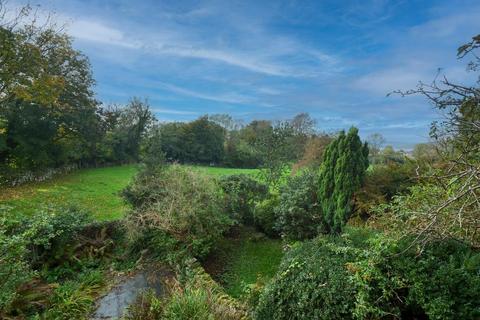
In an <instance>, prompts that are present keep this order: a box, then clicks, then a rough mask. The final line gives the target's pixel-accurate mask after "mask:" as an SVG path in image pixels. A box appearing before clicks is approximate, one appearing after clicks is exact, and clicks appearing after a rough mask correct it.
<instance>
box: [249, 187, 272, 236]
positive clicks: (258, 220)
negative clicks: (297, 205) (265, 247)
mask: <svg viewBox="0 0 480 320" xmlns="http://www.w3.org/2000/svg"><path fill="white" fill-rule="evenodd" d="M277 206H278V195H276V194H272V195H270V196H268V197H267V198H266V199H264V200H263V201H261V202H258V203H257V204H256V205H255V209H254V212H253V219H254V224H255V226H256V227H258V228H259V229H261V230H262V231H263V232H265V233H266V234H267V235H269V236H276V235H278V232H277V230H276V229H275V223H276V216H275V208H276V207H277Z"/></svg>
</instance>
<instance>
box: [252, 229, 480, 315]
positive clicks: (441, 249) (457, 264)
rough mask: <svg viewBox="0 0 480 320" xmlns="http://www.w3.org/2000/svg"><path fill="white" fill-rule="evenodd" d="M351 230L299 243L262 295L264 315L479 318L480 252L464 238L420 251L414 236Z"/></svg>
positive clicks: (261, 312) (261, 305)
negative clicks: (412, 243) (399, 238)
mask: <svg viewBox="0 0 480 320" xmlns="http://www.w3.org/2000/svg"><path fill="white" fill-rule="evenodd" d="M370 232H371V231H369V230H368V229H366V230H349V231H348V232H347V233H346V234H344V235H343V236H342V237H333V236H320V237H318V238H316V239H314V240H311V241H308V242H305V243H303V244H300V245H298V246H297V247H295V248H293V249H292V250H291V251H290V252H289V253H288V254H287V255H286V256H285V258H284V260H283V261H282V264H281V266H280V270H279V271H278V273H277V275H276V276H275V278H274V279H273V281H272V282H271V283H270V284H268V285H267V287H266V289H265V291H264V292H263V293H262V294H261V296H260V300H259V304H258V306H257V309H256V318H257V319H350V318H356V319H372V318H382V317H394V318H412V317H413V318H418V317H428V318H429V319H457V318H462V319H475V318H477V317H478V316H480V302H479V301H480V300H479V298H480V278H479V277H478V274H479V271H480V254H479V253H476V252H474V251H472V250H471V249H469V248H468V246H465V245H462V244H459V243H458V242H440V243H435V244H432V245H431V246H429V247H428V248H426V249H425V251H424V252H423V254H422V255H418V252H417V251H416V248H412V247H410V246H409V242H408V241H403V242H399V241H395V240H392V239H389V238H388V237H386V236H384V235H383V234H381V233H379V234H371V233H370Z"/></svg>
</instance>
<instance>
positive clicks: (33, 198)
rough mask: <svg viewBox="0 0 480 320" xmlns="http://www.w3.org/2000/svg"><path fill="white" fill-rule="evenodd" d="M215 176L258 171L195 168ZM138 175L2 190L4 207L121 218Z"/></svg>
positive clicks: (109, 170) (125, 170)
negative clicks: (58, 208)
mask: <svg viewBox="0 0 480 320" xmlns="http://www.w3.org/2000/svg"><path fill="white" fill-rule="evenodd" d="M193 168H195V169H196V170H197V169H198V170H204V171H205V172H206V173H208V174H212V175H216V176H219V175H226V174H235V173H249V174H250V173H254V172H256V170H255V169H253V170H252V169H234V168H216V167H197V166H195V167H193ZM136 171H137V166H134V165H128V166H115V167H106V168H96V169H85V170H79V171H77V172H74V173H72V174H68V175H65V176H62V177H58V178H55V179H53V180H50V181H45V182H40V183H32V184H26V185H23V186H20V187H16V188H8V189H2V190H1V192H0V205H2V204H5V205H11V206H13V207H15V210H16V211H17V212H18V213H19V214H32V213H34V212H35V211H36V210H38V209H39V208H41V207H43V206H47V205H48V204H67V203H72V204H75V205H77V206H79V207H81V208H85V209H88V210H90V211H91V212H92V213H93V214H94V216H95V217H96V218H97V219H98V220H112V219H118V218H121V217H122V216H123V214H124V212H125V209H126V207H125V204H124V203H123V201H122V199H121V198H120V196H119V192H120V190H122V189H123V188H124V187H125V186H126V185H127V184H128V182H129V181H130V180H131V179H132V177H133V176H134V175H135V173H136Z"/></svg>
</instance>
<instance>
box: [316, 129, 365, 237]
mask: <svg viewBox="0 0 480 320" xmlns="http://www.w3.org/2000/svg"><path fill="white" fill-rule="evenodd" d="M367 168H368V146H367V144H366V143H365V144H362V142H361V141H360V137H359V136H358V129H357V128H354V127H352V128H350V130H349V131H348V134H345V132H343V131H341V132H340V134H339V136H338V138H337V139H335V140H334V141H333V142H332V143H330V144H329V145H328V147H327V148H326V150H325V155H324V160H323V163H322V165H321V166H320V177H319V180H320V187H319V199H320V204H321V208H322V211H323V216H324V223H325V226H326V228H327V230H328V231H329V232H332V233H338V232H341V231H342V228H343V226H344V225H345V223H346V221H347V219H348V218H349V217H350V215H351V213H352V210H353V197H354V194H355V192H356V191H357V190H358V189H359V188H360V187H361V185H362V183H363V180H364V177H365V171H366V170H367Z"/></svg>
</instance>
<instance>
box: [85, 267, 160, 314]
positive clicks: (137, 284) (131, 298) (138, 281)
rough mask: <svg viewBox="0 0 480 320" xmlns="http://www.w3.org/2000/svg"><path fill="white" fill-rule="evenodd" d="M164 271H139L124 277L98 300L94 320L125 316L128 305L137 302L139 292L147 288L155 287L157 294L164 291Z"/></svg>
mask: <svg viewBox="0 0 480 320" xmlns="http://www.w3.org/2000/svg"><path fill="white" fill-rule="evenodd" d="M164 276H165V274H164V273H162V272H146V271H139V272H137V273H136V274H135V275H133V276H131V277H129V278H126V279H124V280H123V281H121V282H120V283H119V284H117V285H116V286H115V287H113V288H112V290H111V291H110V292H109V293H107V294H106V295H105V296H103V297H102V298H100V299H99V300H98V301H97V309H96V310H95V312H94V313H93V315H92V317H91V319H92V320H100V319H118V318H121V317H122V316H124V314H125V312H126V310H127V307H128V306H130V305H131V304H132V303H133V302H135V300H136V298H137V297H138V295H139V294H141V293H142V292H144V291H145V290H147V289H153V290H154V291H155V293H156V294H157V295H161V294H162V293H163V285H162V280H163V278H164Z"/></svg>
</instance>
